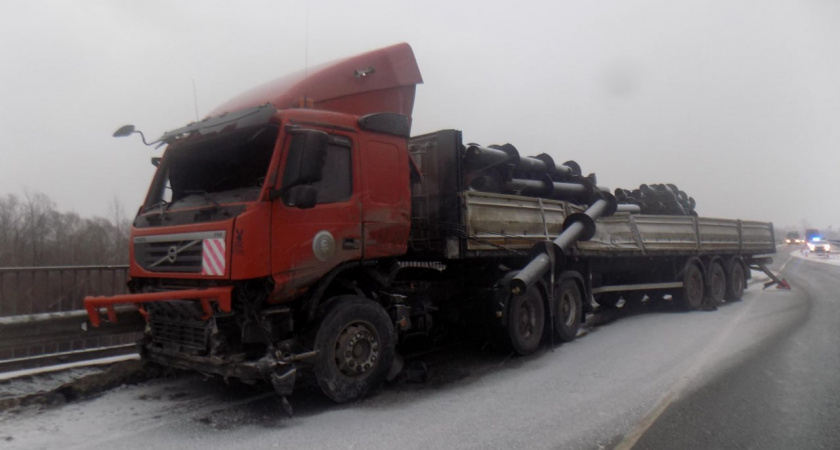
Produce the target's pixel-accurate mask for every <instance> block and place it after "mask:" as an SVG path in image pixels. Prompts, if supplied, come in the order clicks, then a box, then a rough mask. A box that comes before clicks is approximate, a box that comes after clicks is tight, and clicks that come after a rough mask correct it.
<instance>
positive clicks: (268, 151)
mask: <svg viewBox="0 0 840 450" xmlns="http://www.w3.org/2000/svg"><path fill="white" fill-rule="evenodd" d="M277 133H278V128H277V126H276V125H268V126H262V127H258V128H249V129H245V130H237V131H235V132H229V133H223V134H222V135H220V136H219V135H217V136H212V137H206V138H201V139H198V140H195V141H187V142H184V143H181V144H179V143H176V144H173V145H172V146H171V147H170V148H169V149H168V150H167V151H166V153H165V154H164V157H163V160H162V162H161V167H160V169H159V170H158V175H157V176H156V177H155V182H154V184H153V185H152V195H150V196H149V201H148V202H147V203H146V205H145V211H149V210H152V209H156V208H165V209H169V208H170V207H171V208H172V209H178V206H184V207H195V206H203V205H208V206H213V207H217V208H218V207H219V205H220V204H223V203H241V202H247V201H253V200H256V199H257V198H258V197H259V193H260V190H261V189H262V185H263V183H264V181H265V176H266V172H267V170H268V165H269V163H270V161H271V155H272V152H273V150H274V144H275V142H276V140H277Z"/></svg>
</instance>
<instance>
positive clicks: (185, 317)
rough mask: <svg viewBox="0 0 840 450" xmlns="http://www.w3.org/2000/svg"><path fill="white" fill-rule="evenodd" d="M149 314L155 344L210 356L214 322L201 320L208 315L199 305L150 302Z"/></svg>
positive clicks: (195, 303)
mask: <svg viewBox="0 0 840 450" xmlns="http://www.w3.org/2000/svg"><path fill="white" fill-rule="evenodd" d="M146 311H147V312H148V313H149V331H150V334H151V337H152V339H153V340H154V341H155V342H157V343H160V344H164V345H170V346H176V347H177V348H178V350H179V351H182V352H186V353H191V354H197V355H204V354H206V353H207V349H208V343H209V341H210V331H211V330H210V323H209V322H207V321H203V320H200V319H199V318H200V317H201V316H202V315H204V313H203V311H202V310H201V306H200V305H199V303H198V302H193V301H171V302H160V303H149V304H147V305H146Z"/></svg>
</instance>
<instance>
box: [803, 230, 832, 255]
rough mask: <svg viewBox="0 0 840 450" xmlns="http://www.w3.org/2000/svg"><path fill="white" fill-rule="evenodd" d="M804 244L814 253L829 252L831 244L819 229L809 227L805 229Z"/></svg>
mask: <svg viewBox="0 0 840 450" xmlns="http://www.w3.org/2000/svg"><path fill="white" fill-rule="evenodd" d="M805 240H806V242H805V244H806V245H807V246H808V250H810V251H812V252H814V253H825V254H828V253H831V244H830V243H829V242H828V241H826V240H825V238H824V237H823V235H822V233H820V230H817V229H815V228H810V229H807V230H805Z"/></svg>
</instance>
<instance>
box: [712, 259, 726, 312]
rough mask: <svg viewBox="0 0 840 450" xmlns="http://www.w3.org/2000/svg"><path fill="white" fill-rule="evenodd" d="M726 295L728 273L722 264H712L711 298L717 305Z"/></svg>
mask: <svg viewBox="0 0 840 450" xmlns="http://www.w3.org/2000/svg"><path fill="white" fill-rule="evenodd" d="M725 295H726V272H725V271H724V270H723V265H721V263H720V262H717V261H716V262H714V263H712V268H711V274H710V276H709V298H711V299H712V300H713V301H714V303H715V304H716V305H717V304H719V303H721V302H722V301H723V298H724V296H725Z"/></svg>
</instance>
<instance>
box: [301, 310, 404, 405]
mask: <svg viewBox="0 0 840 450" xmlns="http://www.w3.org/2000/svg"><path fill="white" fill-rule="evenodd" d="M394 347H395V343H394V327H393V324H391V319H390V318H389V317H388V314H387V313H386V312H385V310H384V309H382V307H381V306H379V305H378V304H376V303H374V302H373V301H371V300H368V299H365V298H362V297H354V296H346V297H338V298H336V299H335V300H334V301H333V302H332V304H331V307H330V308H329V310H328V311H327V313H326V315H325V316H324V318H323V320H322V321H321V323H320V325H319V327H318V331H317V333H316V335H315V350H317V351H318V356H317V359H316V361H315V379H316V380H317V382H318V386H320V387H321V390H322V391H323V392H324V394H325V395H326V396H327V397H329V398H330V399H332V400H333V401H335V402H337V403H343V402H348V401H352V400H358V399H361V398H363V397H364V396H365V395H367V394H368V393H369V392H370V391H372V390H373V389H376V388H377V387H379V386H380V385H381V384H382V382H383V381H384V379H385V376H386V375H387V374H388V371H389V369H390V368H391V363H392V362H393V360H394Z"/></svg>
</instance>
